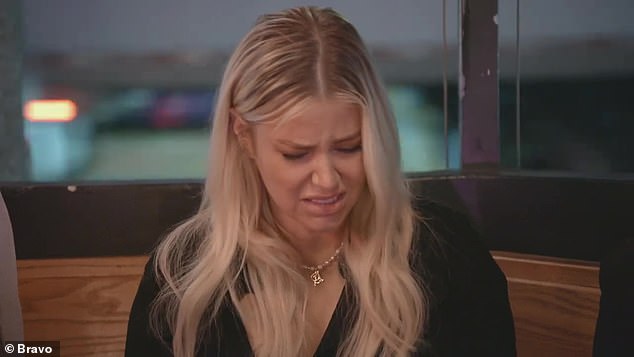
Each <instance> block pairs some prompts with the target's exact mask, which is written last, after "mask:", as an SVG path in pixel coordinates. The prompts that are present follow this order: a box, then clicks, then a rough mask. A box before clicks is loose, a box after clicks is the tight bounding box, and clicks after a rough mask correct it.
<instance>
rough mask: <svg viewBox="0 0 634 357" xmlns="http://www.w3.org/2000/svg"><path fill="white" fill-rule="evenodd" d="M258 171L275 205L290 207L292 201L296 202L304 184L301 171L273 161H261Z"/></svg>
mask: <svg viewBox="0 0 634 357" xmlns="http://www.w3.org/2000/svg"><path fill="white" fill-rule="evenodd" d="M258 169H259V171H260V176H261V178H262V182H263V183H264V186H265V187H266V189H267V191H268V193H269V195H270V196H271V198H272V199H273V200H274V201H275V203H277V204H278V205H280V206H281V205H288V204H289V202H288V201H290V200H296V196H298V195H299V192H300V191H301V185H302V182H303V179H302V174H301V172H299V170H297V169H294V168H292V167H289V165H287V164H285V163H284V162H281V161H278V160H273V159H269V160H266V161H259V162H258Z"/></svg>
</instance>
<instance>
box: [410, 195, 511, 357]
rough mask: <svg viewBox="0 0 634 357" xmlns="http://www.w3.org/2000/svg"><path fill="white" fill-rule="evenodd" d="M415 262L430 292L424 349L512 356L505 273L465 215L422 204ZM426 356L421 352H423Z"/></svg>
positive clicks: (439, 352)
mask: <svg viewBox="0 0 634 357" xmlns="http://www.w3.org/2000/svg"><path fill="white" fill-rule="evenodd" d="M417 211H418V212H420V213H421V214H422V216H423V217H425V222H426V224H421V225H420V227H419V228H418V234H417V236H418V241H417V242H416V245H415V250H420V252H418V253H417V258H418V260H419V262H418V263H416V260H415V261H414V263H415V265H417V266H418V268H416V269H417V270H419V271H420V275H421V276H422V277H423V279H424V281H425V283H426V284H427V287H428V290H429V294H430V300H431V301H430V316H429V325H428V330H427V332H426V349H427V351H431V353H429V354H430V355H434V356H443V357H444V356H488V357H491V356H505V357H506V356H515V355H516V350H515V329H514V324H513V316H512V313H511V308H510V303H509V297H508V290H507V283H506V277H505V276H504V273H503V272H502V271H501V270H500V268H499V267H498V265H497V264H496V262H495V261H494V260H493V257H492V256H491V254H490V252H489V250H488V248H487V247H486V245H485V244H484V242H483V241H482V238H481V237H480V235H479V234H478V232H477V231H476V230H475V229H474V228H473V227H472V226H471V224H470V222H469V220H468V219H467V218H466V216H464V215H462V214H459V213H457V212H454V211H452V210H450V209H447V208H444V207H441V206H438V205H435V204H424V205H421V206H419V207H417ZM425 355H427V353H425Z"/></svg>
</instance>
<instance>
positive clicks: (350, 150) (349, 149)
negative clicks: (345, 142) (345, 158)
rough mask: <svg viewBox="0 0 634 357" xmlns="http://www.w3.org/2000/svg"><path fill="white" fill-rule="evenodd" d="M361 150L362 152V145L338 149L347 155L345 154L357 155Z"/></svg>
mask: <svg viewBox="0 0 634 357" xmlns="http://www.w3.org/2000/svg"><path fill="white" fill-rule="evenodd" d="M359 150H361V145H357V146H352V147H347V148H339V149H337V151H339V152H342V153H345V154H351V153H355V152H357V151H359Z"/></svg>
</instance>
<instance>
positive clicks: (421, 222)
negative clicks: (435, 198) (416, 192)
mask: <svg viewBox="0 0 634 357" xmlns="http://www.w3.org/2000/svg"><path fill="white" fill-rule="evenodd" d="M414 211H415V214H416V216H417V218H416V224H415V228H414V237H413V240H414V241H413V244H412V254H413V257H412V260H413V266H414V268H415V270H416V272H417V273H419V274H421V275H422V276H423V277H425V276H427V277H429V276H433V277H436V278H444V279H445V280H446V281H445V282H444V283H448V282H449V280H450V281H451V282H452V283H459V282H465V283H466V282H467V281H461V280H458V279H459V278H468V276H469V275H470V274H471V273H477V272H478V271H480V272H481V271H482V270H481V269H482V268H488V269H489V270H490V269H493V268H497V265H496V264H495V262H494V261H493V258H492V257H491V254H490V252H489V249H488V247H487V245H486V243H485V241H484V239H483V237H482V235H481V234H480V232H479V231H478V230H477V229H476V228H475V226H474V225H473V223H472V222H471V220H470V219H469V217H468V216H467V215H466V214H464V213H462V212H458V211H456V210H453V209H451V208H449V207H447V206H443V205H441V204H438V203H434V202H431V201H423V200H419V201H417V202H416V203H415V204H414ZM474 269H477V270H474ZM494 270H495V269H494ZM454 285H455V284H454Z"/></svg>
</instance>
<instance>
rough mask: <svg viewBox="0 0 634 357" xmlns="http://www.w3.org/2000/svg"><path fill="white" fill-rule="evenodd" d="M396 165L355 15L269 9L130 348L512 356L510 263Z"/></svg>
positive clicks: (392, 131) (218, 117)
mask: <svg viewBox="0 0 634 357" xmlns="http://www.w3.org/2000/svg"><path fill="white" fill-rule="evenodd" d="M399 163H400V153H399V144H398V135H397V130H396V126H395V120H394V118H393V115H392V112H391V111H390V109H389V105H388V102H387V99H386V95H385V92H384V90H383V87H382V85H381V83H380V81H379V79H378V76H377V74H376V72H375V70H374V68H373V66H372V65H371V63H370V61H369V56H368V52H367V50H366V48H365V46H364V44H363V42H362V40H361V38H360V37H359V35H358V33H357V32H356V30H355V29H354V27H353V26H352V25H351V24H349V23H348V22H347V21H346V20H344V19H343V18H342V17H341V16H339V15H338V14H337V13H336V12H334V11H333V10H330V9H318V8H313V7H302V8H295V9H290V10H287V11H284V12H280V13H277V14H272V15H267V16H263V17H261V18H260V20H259V21H258V22H257V24H256V25H255V26H254V27H253V29H252V30H251V31H250V32H249V33H248V34H247V35H246V36H245V38H244V39H243V40H242V41H241V42H240V44H239V45H238V47H237V49H236V50H235V52H234V53H233V55H232V57H231V58H230V60H229V63H228V65H227V68H226V71H225V74H224V77H223V80H222V85H221V87H220V91H219V97H218V103H217V106H216V112H215V115H214V123H213V130H212V136H211V148H210V167H209V172H208V176H207V180H206V182H205V192H204V196H203V201H202V204H201V207H200V209H199V211H198V213H197V214H196V215H195V216H194V217H192V218H191V219H189V220H188V221H186V222H184V223H183V224H182V225H180V226H179V227H178V228H176V229H175V230H174V231H173V232H171V233H170V234H169V235H168V236H167V237H166V239H165V240H164V241H162V242H161V244H160V245H159V246H158V248H157V249H156V251H155V253H154V255H153V257H152V259H151V261H150V263H148V265H147V267H146V271H145V275H144V277H143V279H142V281H141V285H140V287H139V291H138V293H137V296H136V299H135V302H134V304H133V307H132V311H131V315H130V322H129V326H128V339H127V344H126V355H128V356H141V355H147V356H150V355H151V356H159V355H172V354H173V355H175V356H218V355H222V356H248V355H256V356H311V355H316V356H335V355H339V356H408V355H419V356H427V355H442V356H445V355H465V354H469V355H474V354H478V353H483V354H485V355H487V356H493V355H513V354H514V335H513V322H512V318H511V314H510V309H509V305H508V297H507V292H506V283H505V279H504V276H503V274H502V273H501V272H500V270H499V269H498V268H497V266H496V265H495V263H494V261H493V260H492V258H491V256H490V255H489V253H488V251H487V250H486V248H484V247H482V246H481V245H479V244H478V240H477V237H474V233H473V231H472V230H471V229H470V228H469V227H468V225H465V224H464V222H462V221H461V220H460V219H458V218H456V217H455V216H454V215H452V214H451V213H449V212H445V211H443V210H442V209H440V208H438V207H435V206H433V205H430V204H418V205H417V206H418V207H416V208H414V207H413V205H412V203H411V201H412V200H411V197H410V193H409V191H408V189H407V187H406V185H405V182H404V180H403V176H402V174H401V167H400V164H399ZM419 215H420V216H422V217H424V218H425V221H426V222H428V223H423V222H422V220H421V219H418V218H417V217H418V216H419ZM439 215H442V218H440V217H439V218H438V219H436V218H434V217H435V216H439ZM440 219H442V220H443V224H438V223H437V222H436V221H437V220H440ZM452 220H453V221H452ZM447 224H448V225H450V226H447ZM447 227H449V228H447ZM434 237H436V238H437V240H436V238H434ZM450 278H451V279H450Z"/></svg>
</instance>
